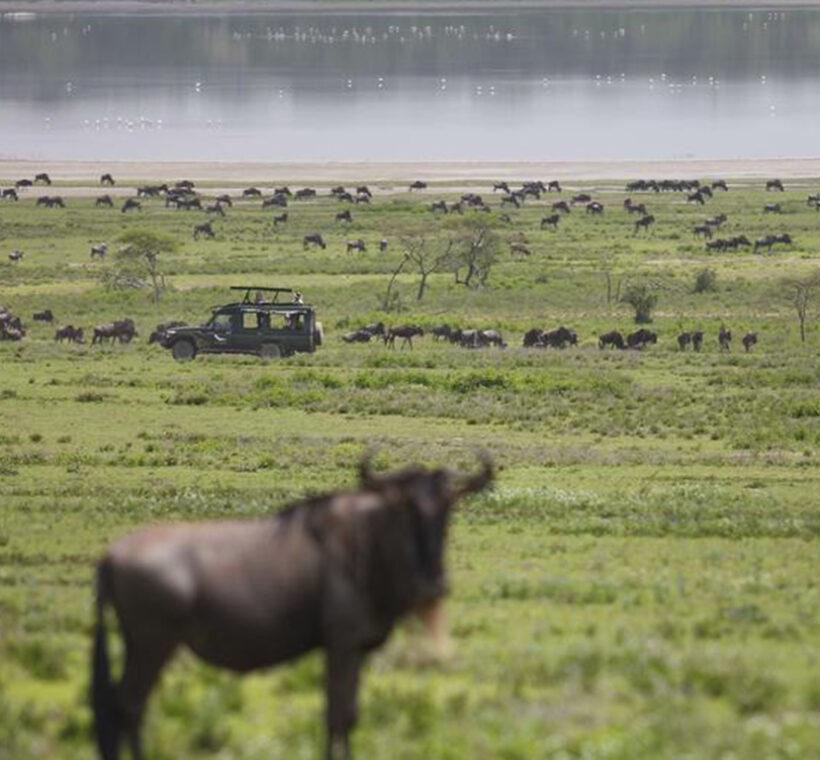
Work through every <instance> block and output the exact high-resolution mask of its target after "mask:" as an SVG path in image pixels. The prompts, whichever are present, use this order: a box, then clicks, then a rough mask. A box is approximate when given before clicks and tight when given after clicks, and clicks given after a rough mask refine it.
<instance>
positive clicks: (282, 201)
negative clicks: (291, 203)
mask: <svg viewBox="0 0 820 760" xmlns="http://www.w3.org/2000/svg"><path fill="white" fill-rule="evenodd" d="M287 205H288V199H287V198H286V197H285V196H284V195H272V196H271V197H270V198H265V200H263V201H262V208H263V209H265V208H272V207H274V206H277V207H279V208H287Z"/></svg>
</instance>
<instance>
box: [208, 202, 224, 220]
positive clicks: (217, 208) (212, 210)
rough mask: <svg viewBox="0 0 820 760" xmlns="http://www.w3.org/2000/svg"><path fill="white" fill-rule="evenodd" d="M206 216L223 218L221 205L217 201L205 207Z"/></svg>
mask: <svg viewBox="0 0 820 760" xmlns="http://www.w3.org/2000/svg"><path fill="white" fill-rule="evenodd" d="M205 213H206V214H216V215H217V216H225V209H224V208H222V204H221V203H220V202H219V201H217V202H216V203H214V204H212V205H211V206H206V207H205Z"/></svg>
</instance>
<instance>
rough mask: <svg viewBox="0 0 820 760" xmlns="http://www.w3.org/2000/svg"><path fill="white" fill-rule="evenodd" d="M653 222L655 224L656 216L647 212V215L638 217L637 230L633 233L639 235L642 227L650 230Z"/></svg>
mask: <svg viewBox="0 0 820 760" xmlns="http://www.w3.org/2000/svg"><path fill="white" fill-rule="evenodd" d="M653 224H655V217H654V216H652V214H647V215H646V216H642V217H641V218H640V219H638V221H637V222H635V232H634V233H632V234H633V235H637V234H638V232H640V230H641V229H644V230H646V231H647V232H648V231H649V228H650V227H651V226H652V225H653Z"/></svg>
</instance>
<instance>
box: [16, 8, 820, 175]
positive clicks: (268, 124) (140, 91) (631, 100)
mask: <svg viewBox="0 0 820 760" xmlns="http://www.w3.org/2000/svg"><path fill="white" fill-rule="evenodd" d="M818 53H820V12H817V11H811V10H806V11H790V12H788V13H783V12H777V13H766V12H760V11H758V12H748V11H738V10H729V11H710V10H700V11H662V12H661V11H657V12H651V11H625V10H622V11H583V10H580V11H579V10H549V11H541V12H526V13H515V14H509V13H468V14H459V15H454V14H447V13H436V14H432V13H425V14H410V13H370V14H360V13H333V14H327V13H323V14H321V15H319V14H315V15H309V14H303V15H299V14H282V13H280V14H275V15H261V14H249V15H223V16H196V17H193V16H178V17H171V18H169V17H167V16H163V17H159V16H154V17H144V16H141V17H128V16H94V15H77V16H73V17H70V18H69V17H64V18H63V17H60V18H55V17H43V18H36V19H34V20H32V21H28V22H19V21H11V20H9V19H8V18H4V19H3V20H2V21H0V136H1V137H2V141H0V155H2V156H5V157H42V158H57V157H60V158H78V159H82V158H101V159H115V158H133V159H219V160H345V159H347V160H391V159H395V160H425V159H451V160H457V159H464V160H469V159H477V160H478V159H481V160H493V159H499V160H503V159H510V160H513V159H525V160H526V159H576V158H589V159H609V158H675V157H695V158H711V157H727V158H728V157H760V158H763V157H773V156H781V155H792V156H795V155H797V156H799V155H815V154H816V152H817V151H816V147H815V146H814V143H815V140H814V134H813V126H814V124H816V123H817V118H818V116H820V88H818V87H817V82H818V76H820V55H818Z"/></svg>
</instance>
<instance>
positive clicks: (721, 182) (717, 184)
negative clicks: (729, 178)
mask: <svg viewBox="0 0 820 760" xmlns="http://www.w3.org/2000/svg"><path fill="white" fill-rule="evenodd" d="M712 190H723V191H724V192H728V191H729V185H727V184H726V180H725V179H716V180H715V181H714V182H712Z"/></svg>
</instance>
